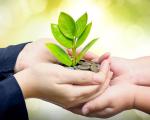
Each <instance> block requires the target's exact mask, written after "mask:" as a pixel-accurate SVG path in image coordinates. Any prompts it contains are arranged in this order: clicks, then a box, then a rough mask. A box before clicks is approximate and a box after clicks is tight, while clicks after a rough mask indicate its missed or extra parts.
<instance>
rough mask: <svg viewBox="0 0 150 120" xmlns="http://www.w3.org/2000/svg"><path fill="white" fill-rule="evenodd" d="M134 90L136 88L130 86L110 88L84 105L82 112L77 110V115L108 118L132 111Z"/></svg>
mask: <svg viewBox="0 0 150 120" xmlns="http://www.w3.org/2000/svg"><path fill="white" fill-rule="evenodd" d="M136 90H137V86H135V85H131V84H116V85H113V86H110V87H108V89H106V91H105V92H104V93H103V94H102V95H100V96H98V97H97V98H95V99H94V100H91V101H90V102H88V103H86V104H85V105H84V106H83V108H82V109H80V110H82V112H81V111H79V110H78V113H82V114H83V115H86V116H90V117H99V118H108V117H112V116H114V115H116V114H118V113H120V112H122V111H124V110H129V109H134V107H135V106H134V100H135V95H136ZM76 111H77V109H76Z"/></svg>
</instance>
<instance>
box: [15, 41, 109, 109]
mask: <svg viewBox="0 0 150 120" xmlns="http://www.w3.org/2000/svg"><path fill="white" fill-rule="evenodd" d="M46 42H49V41H48V40H47V39H46V40H45V39H44V40H39V41H36V42H33V43H29V44H27V45H26V46H25V47H24V49H23V50H22V51H21V52H20V54H19V56H18V58H17V62H16V65H15V68H14V69H15V72H16V74H15V75H14V77H15V78H16V80H17V82H18V84H19V86H20V88H21V90H22V93H23V95H24V98H25V99H26V98H40V99H42V100H46V101H48V102H51V103H54V104H56V105H59V106H61V107H63V108H65V109H69V108H71V107H75V106H78V105H80V104H82V103H85V102H87V101H89V100H91V99H93V98H95V97H97V96H98V95H100V94H101V93H102V92H103V91H104V90H105V89H106V88H107V87H108V85H109V81H110V79H111V77H112V72H110V65H109V64H110V61H109V60H105V61H103V62H102V64H101V67H100V72H98V73H93V72H90V71H81V70H76V71H75V70H70V69H67V68H64V67H62V66H60V65H57V64H52V63H57V60H56V59H55V58H54V57H53V56H52V54H51V53H50V52H49V51H48V50H47V49H46V47H45V43H46ZM92 57H93V56H88V57H85V58H86V59H89V60H90V59H91V58H92Z"/></svg>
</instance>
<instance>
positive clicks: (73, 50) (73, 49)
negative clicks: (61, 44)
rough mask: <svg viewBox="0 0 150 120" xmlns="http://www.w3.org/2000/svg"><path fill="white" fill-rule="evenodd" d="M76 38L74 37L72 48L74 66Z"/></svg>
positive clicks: (73, 63) (73, 64)
mask: <svg viewBox="0 0 150 120" xmlns="http://www.w3.org/2000/svg"><path fill="white" fill-rule="evenodd" d="M75 43H76V38H74V39H73V48H72V66H75V64H76V46H75Z"/></svg>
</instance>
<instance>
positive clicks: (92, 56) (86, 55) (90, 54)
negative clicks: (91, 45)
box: [67, 49, 98, 60]
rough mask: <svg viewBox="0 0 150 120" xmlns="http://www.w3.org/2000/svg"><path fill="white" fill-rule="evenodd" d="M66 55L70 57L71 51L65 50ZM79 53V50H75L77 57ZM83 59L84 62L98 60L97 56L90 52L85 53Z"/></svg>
mask: <svg viewBox="0 0 150 120" xmlns="http://www.w3.org/2000/svg"><path fill="white" fill-rule="evenodd" d="M67 51H68V54H69V55H72V51H71V50H70V49H67ZM80 52H81V50H77V55H78V54H79V53H80ZM83 59H85V60H93V59H98V56H97V55H96V54H94V53H92V52H87V53H86V54H85V55H84V56H83Z"/></svg>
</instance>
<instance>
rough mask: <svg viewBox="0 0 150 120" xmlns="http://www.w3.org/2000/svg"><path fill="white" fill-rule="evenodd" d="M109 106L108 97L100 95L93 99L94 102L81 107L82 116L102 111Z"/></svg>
mask: <svg viewBox="0 0 150 120" xmlns="http://www.w3.org/2000/svg"><path fill="white" fill-rule="evenodd" d="M108 106H109V100H108V96H106V95H103V94H102V95H101V96H98V97H97V98H95V99H94V100H91V101H89V102H88V103H86V104H85V105H84V106H83V107H82V114H84V115H87V114H89V113H90V114H91V113H95V112H98V111H102V110H104V109H105V108H107V107H108Z"/></svg>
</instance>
